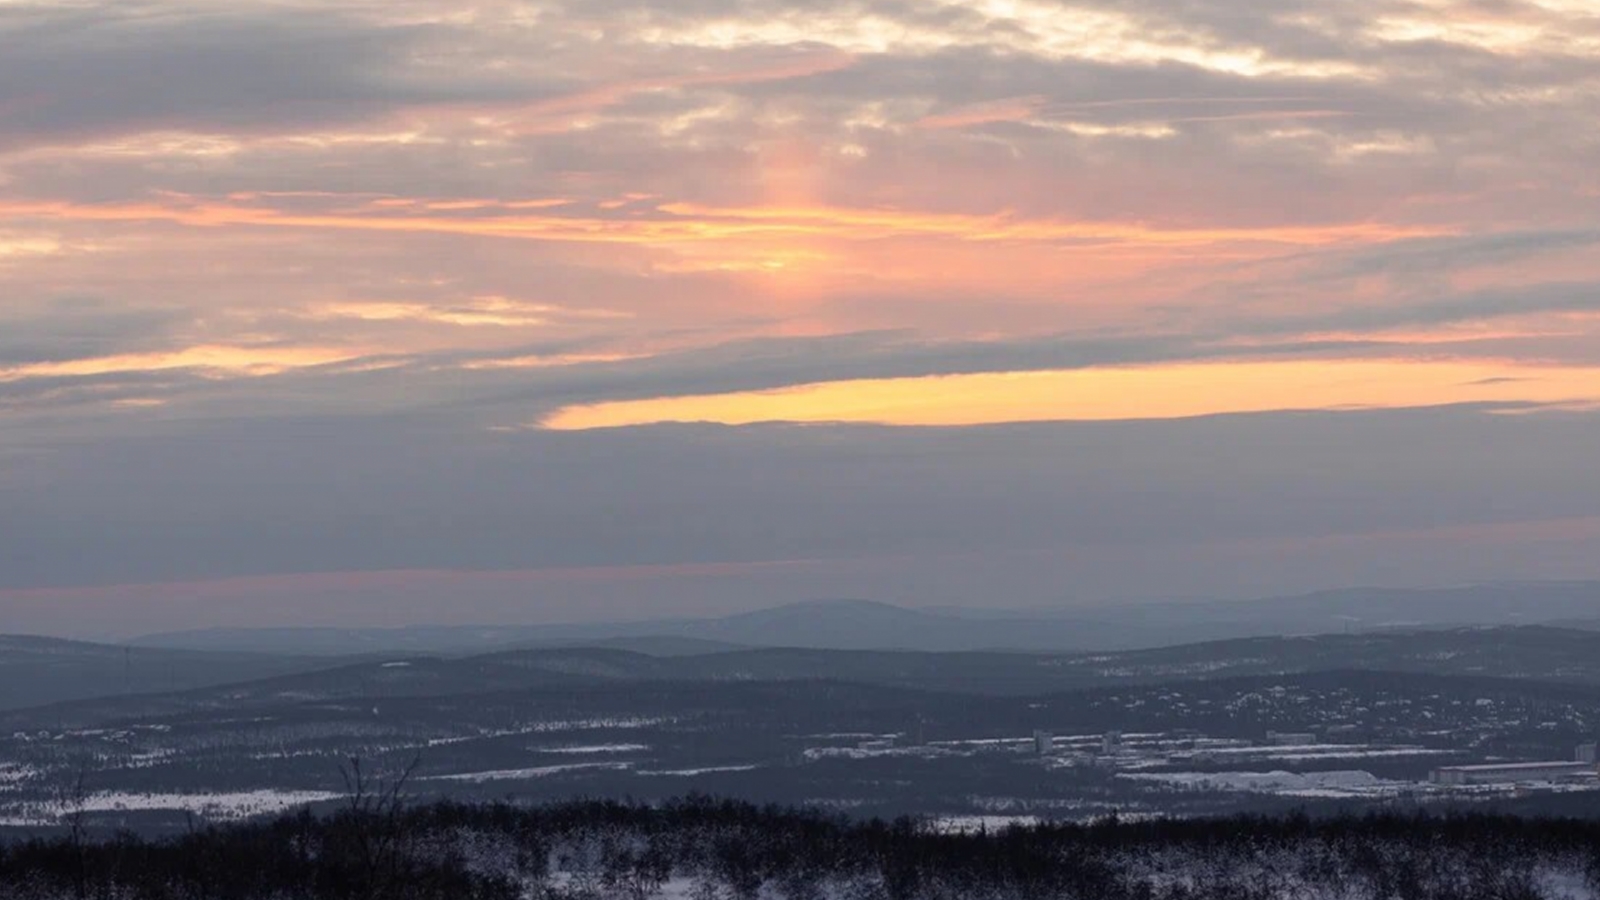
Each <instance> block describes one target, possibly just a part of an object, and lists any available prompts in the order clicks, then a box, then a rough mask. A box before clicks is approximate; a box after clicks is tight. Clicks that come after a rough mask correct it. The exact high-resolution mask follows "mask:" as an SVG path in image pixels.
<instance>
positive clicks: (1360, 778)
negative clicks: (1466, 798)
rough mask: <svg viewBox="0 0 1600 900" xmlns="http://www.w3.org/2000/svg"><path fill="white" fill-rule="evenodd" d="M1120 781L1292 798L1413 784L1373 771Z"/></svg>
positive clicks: (1173, 775)
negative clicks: (1379, 776)
mask: <svg viewBox="0 0 1600 900" xmlns="http://www.w3.org/2000/svg"><path fill="white" fill-rule="evenodd" d="M1118 777H1119V778H1126V779H1128V780H1130V781H1143V782H1149V783H1155V784H1163V785H1167V786H1170V787H1172V788H1174V789H1177V790H1192V791H1247V792H1251V793H1259V794H1282V795H1285V796H1290V797H1372V796H1383V795H1386V794H1393V793H1398V792H1399V791H1401V790H1404V789H1406V788H1409V787H1411V784H1410V783H1409V782H1403V781H1386V780H1384V779H1381V778H1377V777H1375V776H1374V775H1373V774H1372V773H1371V772H1361V771H1342V772H1281V771H1280V772H1161V773H1153V774H1143V773H1141V774H1123V775H1119V776H1118Z"/></svg>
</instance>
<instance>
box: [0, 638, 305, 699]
mask: <svg viewBox="0 0 1600 900" xmlns="http://www.w3.org/2000/svg"><path fill="white" fill-rule="evenodd" d="M326 665H327V660H326V659H319V658H313V657H299V656H291V655H267V654H246V653H225V652H215V651H207V650H187V649H169V648H161V647H125V646H114V645H110V644H94V643H88V642H85V641H68V640H62V639H60V638H50V637H35V636H31V635H0V710H3V709H15V708H20V707H24V706H36V705H40V704H44V703H53V702H58V701H64V700H75V699H79V698H83V697H95V696H110V695H116V694H142V693H153V692H157V691H178V690H188V689H193V688H199V687H208V686H212V685H218V684H228V683H230V682H240V681H254V680H257V679H261V678H270V677H273V676H277V675H285V674H289V673H292V672H304V671H309V670H311V669H315V668H320V667H324V666H326Z"/></svg>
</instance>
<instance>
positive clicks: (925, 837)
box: [0, 797, 1600, 900]
mask: <svg viewBox="0 0 1600 900" xmlns="http://www.w3.org/2000/svg"><path fill="white" fill-rule="evenodd" d="M0 896H4V897H6V898H7V900H11V898H19V900H22V898H25V900H55V898H105V900H111V898H116V900H147V898H148V900H158V898H159V900H167V898H173V900H180V898H181V900H258V898H259V900H268V898H273V900H282V898H340V900H343V898H367V900H376V898H385V900H389V898H393V900H413V898H414V900H422V898H438V900H445V898H450V900H466V898H482V900H513V898H549V900H555V898H591V900H599V898H629V900H645V898H652V897H663V898H697V900H702V898H703V900H714V898H728V900H757V898H773V900H847V898H848V900H923V898H926V900H969V898H970V900H1054V898H1062V900H1067V898H1072V900H1080V898H1081V900H1136V898H1137V900H1202V898H1215V900H1224V898H1227V900H1291V898H1328V900H1333V898H1398V900H1480V898H1481V900H1536V898H1557V897H1559V898H1584V897H1596V896H1600V821H1581V820H1573V819H1525V818H1517V817H1512V816H1501V815H1461V816H1424V815H1400V814H1382V815H1369V816H1365V817H1360V818H1353V817H1347V818H1328V819H1312V818H1308V817H1305V816H1290V817H1281V818H1265V817H1235V818H1227V819H1207V820H1151V821H1143V822H1128V821H1118V820H1116V819H1115V818H1114V817H1113V818H1111V819H1109V820H1105V821H1101V822H1099V823H1096V824H1090V825H1034V826H1028V827H1010V828H1006V829H1003V830H999V831H982V830H979V831H975V832H974V831H967V832H950V831H944V830H940V829H937V828H933V827H930V826H929V825H927V824H926V823H921V822H918V821H916V820H912V819H900V820H896V821H893V822H885V821H882V820H872V821H864V822H863V821H855V820H850V819H847V818H844V817H842V816H839V815H837V814H832V813H826V812H821V811H816V810H808V809H795V808H784V807H776V806H768V807H757V806H754V805H750V804H746V803H740V802H734V801H723V800H713V799H708V798H704V797H690V798H688V799H683V800H676V801H672V802H670V803H665V804H660V805H655V806H645V805H638V804H624V803H617V802H598V801H596V802H570V803H564V804H558V805H551V806H542V807H513V806H509V805H504V804H500V805H461V804H436V805H431V806H420V807H416V808H410V809H406V808H401V807H400V806H398V805H394V804H388V803H386V802H385V801H384V799H383V798H381V797H378V798H373V799H372V802H366V803H360V804H353V805H352V806H351V807H350V808H347V809H345V810H343V811H341V812H339V813H336V814H334V815H331V816H327V817H318V816H314V815H312V814H310V813H308V812H307V813H302V814H299V815H296V816H287V817H283V818H279V819H276V820H271V821H262V822H253V823H243V824H236V825H229V826H222V827H214V828H205V829H197V830H195V831H192V832H191V833H189V834H186V835H183V836H181V837H175V838H170V839H165V840H158V841H150V840H145V839H141V838H138V837H134V836H131V835H123V836H118V837H114V838H110V839H106V840H90V839H87V838H86V837H84V836H83V835H82V834H80V833H78V832H76V831H75V830H72V829H71V828H70V825H69V826H68V828H67V829H66V833H64V834H63V835H61V836H58V837H54V838H50V839H34V840H31V841H27V842H21V843H14V844H11V845H9V846H7V845H0Z"/></svg>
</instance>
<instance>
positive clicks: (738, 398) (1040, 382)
mask: <svg viewBox="0 0 1600 900" xmlns="http://www.w3.org/2000/svg"><path fill="white" fill-rule="evenodd" d="M1467 402H1504V403H1515V402H1538V403H1562V404H1572V403H1579V404H1591V403H1597V402H1600V368H1535V367H1524V366H1517V365H1515V364H1501V363H1493V362H1423V361H1416V362H1411V361H1365V360H1337V361H1297V362H1229V363H1195V364H1179V365H1164V366H1150V367H1136V368H1104V369H1081V370H1072V371H1042V372H999V373H983V374H972V375H947V376H936V377H928V378H891V379H879V380H861V381H837V382H827V383H821V384H808V385H802V386H799V387H792V388H784V389H780V390H771V391H749V392H744V393H732V394H714V395H702V396H688V397H663V398H658V399H650V400H629V401H619V402H610V403H598V404H592V405H587V406H572V407H567V408H565V409H561V410H558V411H557V412H556V413H554V414H553V415H551V416H549V417H547V418H546V419H544V420H543V421H542V422H541V423H539V424H540V425H541V426H542V427H544V428H549V429H553V430H562V431H572V430H582V429H589V428H608V427H619V426H627V425H642V424H651V423H658V422H716V423H721V424H727V425H744V424H750V423H755V422H770V421H784V422H812V423H820V422H860V423H876V424H887V425H924V426H955V425H982V424H993V423H1002V422H1029V421H1068V420H1083V421H1093V420H1118V419H1168V418H1183V417H1189V416H1202V415H1214V414H1220V413H1245V412H1267V411H1275V410H1297V409H1337V408H1395V407H1417V406H1435V405H1441V404H1450V403H1467Z"/></svg>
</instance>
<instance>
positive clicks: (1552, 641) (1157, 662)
mask: <svg viewBox="0 0 1600 900" xmlns="http://www.w3.org/2000/svg"><path fill="white" fill-rule="evenodd" d="M1353 671H1363V672H1369V673H1389V674H1396V675H1397V674H1401V673H1404V674H1408V675H1421V676H1430V677H1444V678H1497V679H1507V680H1518V681H1523V682H1528V683H1539V684H1543V685H1546V686H1554V685H1562V684H1564V685H1572V686H1588V687H1596V686H1600V632H1596V631H1583V630H1572V629H1559V628H1548V627H1544V626H1495V627H1473V628H1457V629H1445V630H1437V631H1421V632H1401V631H1395V632H1371V633H1356V634H1333V635H1320V636H1308V637H1263V638H1240V639H1234V640H1228V641H1216V642H1208V643H1200V644H1186V645H1181V646H1176V647H1167V648H1162V649H1156V650H1131V651H1122V652H1115V653H1090V654H1032V653H1017V652H974V651H962V652H943V653H932V652H925V651H883V650H818V649H804V648H756V649H747V650H735V651H722V652H715V653H707V654H702V655H679V656H651V655H647V654H644V653H638V652H634V651H629V650H620V649H614V648H596V647H561V648H533V649H522V650H508V651H501V652H497V653H490V654H483V655H478V656H470V657H454V658H441V657H426V656H423V657H409V658H404V659H383V658H381V657H380V658H376V659H373V658H369V659H366V660H360V661H344V662H338V663H336V664H334V665H332V666H330V667H325V668H321V669H317V670H314V671H303V672H294V673H288V674H282V675H276V676H272V677H267V678H261V679H257V680H252V681H248V682H243V683H227V684H217V685H211V686H198V687H194V688H190V689H187V690H183V691H178V692H168V693H160V694H151V695H146V696H122V695H120V694H119V695H117V696H107V697H103V698H101V699H87V698H86V699H84V700H82V701H81V702H78V703H74V704H72V705H71V707H70V709H69V708H66V707H55V708H53V711H52V712H51V713H50V715H49V718H51V719H52V720H64V721H71V720H74V719H81V720H82V721H92V720H98V719H104V718H106V717H113V718H114V717H121V716H131V717H139V716H157V715H170V714H174V713H176V712H179V711H184V710H187V711H190V712H209V711H220V710H228V711H230V712H233V713H237V712H238V711H239V710H241V709H246V708H259V707H265V706H272V705H277V704H282V703H285V702H298V703H332V704H340V703H346V704H353V705H354V707H353V708H359V709H368V708H371V707H372V706H373V705H377V704H379V702H380V701H382V702H384V703H388V702H413V701H415V700H416V699H417V698H427V697H458V698H465V697H474V696H478V697H488V696H514V695H516V694H518V693H519V692H526V691H539V690H551V689H557V690H560V689H569V688H570V689H594V688H605V687H608V686H614V687H615V688H617V689H619V690H627V691H636V690H638V689H639V686H641V685H645V684H652V683H653V684H657V685H660V684H669V683H671V684H692V683H698V684H706V685H712V684H751V683H762V682H799V681H829V682H835V683H851V684H856V685H865V686H873V687H880V688H886V689H896V690H913V691H929V692H943V693H948V694H961V695H972V696H978V695H986V696H997V697H998V696H1031V695H1046V694H1053V693H1059V692H1067V691H1078V690H1085V689H1100V688H1112V687H1117V686H1135V685H1153V684H1174V683H1183V682H1198V681H1216V680H1218V679H1228V678H1257V677H1263V678H1270V677H1277V676H1298V675H1304V674H1308V673H1319V672H1321V673H1327V672H1353ZM19 715H20V718H15V719H14V718H12V717H9V716H6V715H0V728H4V727H8V726H11V725H12V724H13V723H14V722H16V723H20V722H22V721H24V720H27V719H29V718H30V717H31V715H32V714H31V713H29V712H27V711H23V712H22V713H20V714H19ZM85 717H86V718H85Z"/></svg>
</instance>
